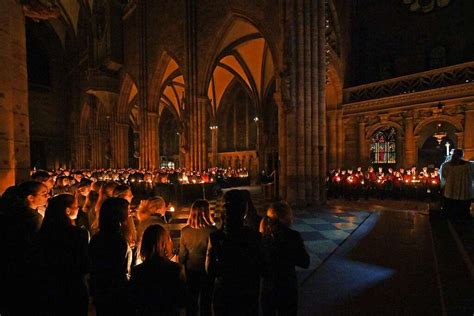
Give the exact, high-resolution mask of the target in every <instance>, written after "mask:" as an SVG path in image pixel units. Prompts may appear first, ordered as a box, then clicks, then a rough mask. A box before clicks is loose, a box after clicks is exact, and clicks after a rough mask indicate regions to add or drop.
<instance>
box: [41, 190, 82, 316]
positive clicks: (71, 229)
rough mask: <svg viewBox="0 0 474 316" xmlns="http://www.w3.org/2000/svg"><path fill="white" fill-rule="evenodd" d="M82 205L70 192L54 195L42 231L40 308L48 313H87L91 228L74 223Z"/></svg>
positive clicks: (44, 312) (47, 209) (43, 312)
mask: <svg viewBox="0 0 474 316" xmlns="http://www.w3.org/2000/svg"><path fill="white" fill-rule="evenodd" d="M78 212H79V206H78V203H77V199H76V198H75V197H74V196H73V195H70V194H60V195H57V196H55V197H53V198H52V199H51V200H50V201H49V203H48V207H47V208H46V212H45V217H44V220H43V225H42V226H41V230H40V232H39V242H38V249H39V252H38V267H39V273H37V275H38V281H39V286H40V288H39V293H41V294H40V301H41V302H40V309H41V314H44V315H84V316H86V315H87V312H88V295H87V288H86V284H85V280H84V277H85V275H86V273H87V272H88V254H87V243H88V235H87V232H86V231H85V230H83V229H81V228H79V227H76V226H74V225H73V223H72V221H73V220H75V219H76V218H77V214H78Z"/></svg>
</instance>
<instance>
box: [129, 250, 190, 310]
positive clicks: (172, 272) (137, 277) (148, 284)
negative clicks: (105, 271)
mask: <svg viewBox="0 0 474 316" xmlns="http://www.w3.org/2000/svg"><path fill="white" fill-rule="evenodd" d="M187 299H188V295H187V290H186V285H185V275H184V269H183V266H182V265H181V264H179V263H175V262H172V261H170V260H168V259H167V258H162V257H159V256H153V257H151V258H150V259H147V260H145V262H143V263H142V264H140V265H138V266H136V267H135V268H134V269H133V270H132V276H131V279H130V286H129V300H130V304H131V305H132V307H133V309H134V310H135V313H136V315H178V314H179V309H180V308H182V307H184V306H186V303H187Z"/></svg>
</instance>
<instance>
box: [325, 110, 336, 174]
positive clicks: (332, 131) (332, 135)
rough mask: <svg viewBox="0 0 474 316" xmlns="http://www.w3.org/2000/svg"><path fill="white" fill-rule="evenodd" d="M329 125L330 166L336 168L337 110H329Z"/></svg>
mask: <svg viewBox="0 0 474 316" xmlns="http://www.w3.org/2000/svg"><path fill="white" fill-rule="evenodd" d="M327 118H328V127H329V135H328V136H329V155H328V168H329V169H335V168H336V167H337V163H338V161H337V151H338V146H337V138H338V130H337V110H334V111H330V112H328V115H327Z"/></svg>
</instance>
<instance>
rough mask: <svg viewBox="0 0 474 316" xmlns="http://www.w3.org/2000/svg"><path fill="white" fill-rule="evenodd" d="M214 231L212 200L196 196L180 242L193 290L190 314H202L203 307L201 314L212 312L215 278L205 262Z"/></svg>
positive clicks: (180, 255)
mask: <svg viewBox="0 0 474 316" xmlns="http://www.w3.org/2000/svg"><path fill="white" fill-rule="evenodd" d="M214 231H216V227H215V223H214V222H213V221H212V219H211V216H210V212H209V202H208V201H206V200H196V201H195V202H194V203H193V205H192V206H191V211H190V212H189V217H188V224H187V225H186V226H185V227H183V229H181V239H180V244H179V262H180V263H182V264H183V265H184V267H185V268H186V278H187V284H188V289H189V292H190V302H189V304H188V307H187V314H188V315H198V311H199V310H200V315H210V314H211V302H212V280H211V279H210V278H209V276H208V275H207V273H206V269H205V263H206V252H207V245H208V241H209V235H210V234H211V233H212V232H214ZM199 297H200V298H201V299H200V300H199ZM198 306H200V308H199V309H198Z"/></svg>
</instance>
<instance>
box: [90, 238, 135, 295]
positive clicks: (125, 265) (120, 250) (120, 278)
mask: <svg viewBox="0 0 474 316" xmlns="http://www.w3.org/2000/svg"><path fill="white" fill-rule="evenodd" d="M89 256H90V260H91V277H90V290H91V295H92V296H95V299H96V300H97V299H98V300H100V299H101V298H103V297H105V298H107V297H110V296H111V295H112V296H113V294H114V293H116V292H121V291H122V290H124V289H125V287H126V284H127V280H128V273H129V268H130V263H131V259H132V257H131V256H132V252H131V249H130V247H129V246H128V244H127V241H126V240H125V238H124V237H123V236H122V235H121V234H120V232H110V233H104V232H102V231H99V232H98V233H97V234H96V235H94V236H93V237H92V239H91V242H90V245H89Z"/></svg>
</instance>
